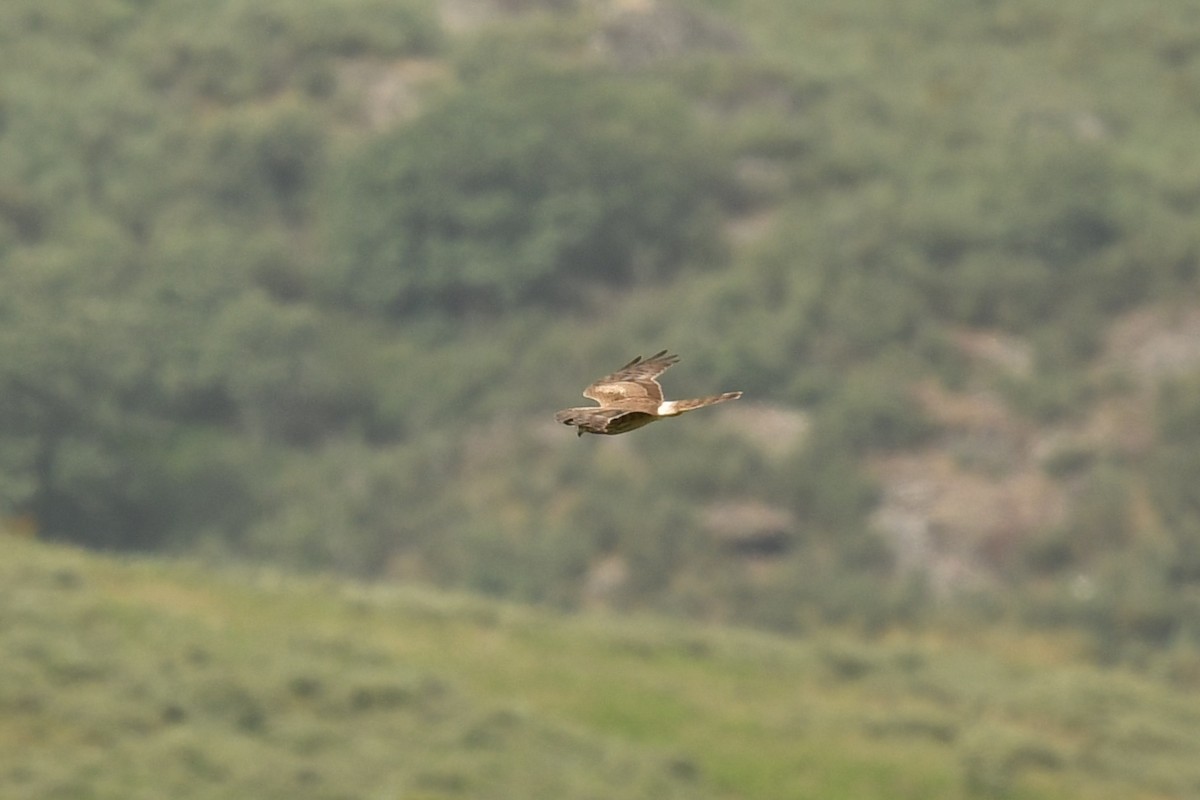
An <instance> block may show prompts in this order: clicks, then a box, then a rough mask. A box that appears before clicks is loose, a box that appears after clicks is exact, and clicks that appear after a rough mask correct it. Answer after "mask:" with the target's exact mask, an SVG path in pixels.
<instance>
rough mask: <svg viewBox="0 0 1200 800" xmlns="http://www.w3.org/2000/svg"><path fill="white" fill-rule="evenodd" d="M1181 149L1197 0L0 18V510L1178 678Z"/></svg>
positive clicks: (1191, 575)
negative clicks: (1035, 636)
mask: <svg viewBox="0 0 1200 800" xmlns="http://www.w3.org/2000/svg"><path fill="white" fill-rule="evenodd" d="M1197 130H1200V12H1198V10H1197V8H1196V7H1195V4H1194V3H1191V2H1188V0H1173V1H1172V0H1163V2H1158V3H1154V4H1141V5H1138V4H1130V3H1127V2H1121V0H1090V2H1082V0H1069V1H1068V2H1048V1H1047V0H996V2H982V3H972V4H963V3H958V2H951V1H950V0H922V2H913V3H906V4H903V6H898V5H897V6H889V5H886V4H880V3H873V2H863V1H862V0H857V1H856V0H851V1H850V2H837V3H834V2H828V3H805V4H795V3H787V2H781V0H708V1H707V2H693V3H684V2H668V1H667V0H662V1H661V2H656V1H655V0H645V2H629V1H626V2H618V1H617V0H611V1H609V2H605V1H604V0H591V1H590V2H589V1H587V0H478V1H477V2H469V0H440V2H434V0H387V2H383V1H382V0H211V1H210V2H206V3H202V4H198V3H195V2H181V0H104V1H103V2H96V1H95V0H62V1H61V2H58V3H54V4H46V3H43V2H37V1H35V0H7V1H6V2H5V3H4V4H3V7H2V8H0V519H3V520H4V526H5V527H7V528H10V529H14V530H22V531H26V532H30V533H34V534H36V535H37V536H38V537H41V538H45V539H51V540H62V541H68V542H73V543H77V544H81V545H86V546H88V547H92V548H96V549H102V550H117V551H141V552H156V553H172V554H184V555H188V556H191V557H196V558H201V559H204V560H206V561H207V562H209V563H212V562H234V561H242V560H253V561H255V562H259V563H271V564H275V565H278V566H280V567H283V568H287V569H299V570H317V571H340V572H343V573H346V574H349V575H353V576H358V577H365V578H373V579H381V580H384V581H395V582H420V583H424V584H432V585H439V586H443V587H455V588H459V589H466V590H471V591H474V592H482V593H486V594H490V595H494V596H499V597H504V598H508V599H512V600H519V601H532V602H538V603H545V604H549V605H552V606H555V607H558V608H562V609H577V608H584V607H588V608H591V607H596V608H609V609H616V610H638V609H641V610H649V609H653V610H655V611H657V612H660V613H669V614H675V615H683V616H689V617H693V618H696V619H701V620H708V621H723V622H732V623H746V624H751V625H754V626H758V627H762V628H772V629H777V630H781V631H788V632H803V631H811V630H815V629H818V628H820V627H821V626H823V625H826V624H834V625H839V626H843V627H846V628H852V629H857V630H862V631H868V632H871V633H881V632H885V631H889V630H894V629H912V628H919V627H921V626H931V627H933V628H937V627H938V626H949V627H952V626H955V625H975V624H980V623H987V622H1003V623H1005V624H1012V625H1019V626H1029V627H1032V628H1035V629H1036V628H1041V629H1045V630H1048V631H1054V632H1058V631H1062V632H1071V631H1079V632H1082V633H1083V634H1084V635H1085V637H1086V642H1087V648H1086V651H1085V654H1086V655H1087V656H1088V657H1090V658H1094V659H1097V660H1099V661H1101V662H1112V661H1124V662H1126V663H1129V664H1135V665H1139V666H1141V667H1143V668H1145V669H1147V670H1150V671H1155V670H1158V671H1166V672H1171V673H1172V674H1176V673H1178V674H1179V675H1182V676H1184V678H1186V675H1188V674H1193V673H1194V672H1195V670H1196V669H1197V668H1196V666H1195V664H1196V660H1197V658H1200V656H1198V655H1197V654H1198V653H1200V650H1197V647H1196V645H1197V642H1198V641H1200V489H1198V488H1197V487H1198V486H1200V480H1197V479H1198V478H1200V296H1198V291H1197V290H1198V289H1200V274H1198V273H1200V226H1198V225H1197V224H1196V220H1197V211H1198V209H1200V150H1198V149H1197V147H1196V141H1197ZM663 347H669V348H671V349H673V350H676V351H678V352H680V353H681V354H682V355H683V361H682V363H681V365H680V366H678V367H677V368H675V369H674V370H672V371H671V372H670V373H668V374H667V376H666V386H667V390H668V392H669V393H670V394H672V395H674V396H692V395H699V394H707V393H711V392H714V391H718V390H728V389H742V390H745V392H746V397H745V399H743V400H742V401H740V402H739V403H737V404H733V405H727V406H722V407H720V408H718V409H711V410H707V411H704V412H699V413H697V414H695V415H691V416H689V417H687V418H685V419H682V420H676V421H672V422H669V423H665V424H664V425H662V426H653V427H651V428H649V429H647V430H644V431H639V432H638V433H637V434H635V435H630V436H627V437H620V438H617V439H612V440H608V439H604V440H601V439H596V438H590V437H589V438H585V439H583V440H577V439H576V438H575V437H574V436H573V435H572V432H571V431H570V430H567V429H563V428H560V427H557V426H556V425H555V424H554V422H553V412H554V411H555V410H556V409H558V408H562V407H565V406H568V405H574V404H575V403H576V398H577V395H578V392H579V390H580V388H581V387H583V386H584V385H586V384H587V383H589V382H590V381H591V380H593V379H595V378H596V377H598V376H600V375H601V374H604V373H605V372H607V371H609V370H611V369H613V368H615V367H617V366H618V365H620V364H622V363H624V362H625V361H627V360H628V359H629V358H631V357H632V356H633V355H635V354H637V353H649V352H654V351H656V350H658V349H660V348H663ZM1189 665H1190V666H1189ZM1189 670H1190V673H1189ZM1193 677H1194V675H1193ZM530 735H540V734H537V733H536V732H535V733H531V734H530Z"/></svg>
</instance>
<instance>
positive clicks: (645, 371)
mask: <svg viewBox="0 0 1200 800" xmlns="http://www.w3.org/2000/svg"><path fill="white" fill-rule="evenodd" d="M678 360H679V356H672V355H667V351H666V350H663V351H661V352H658V353H655V354H654V355H652V356H650V357H649V358H647V359H645V360H643V359H642V357H641V356H638V357H637V358H635V359H634V360H633V361H630V362H629V363H628V364H626V365H625V366H623V367H621V368H620V369H619V370H617V371H616V372H614V373H613V374H611V375H608V376H606V377H603V378H601V379H600V380H598V381H596V382H595V383H593V384H592V385H591V386H589V387H587V388H586V389H584V390H583V396H584V397H586V398H588V399H589V400H595V401H596V402H597V403H599V404H600V405H601V407H606V406H620V407H622V408H629V409H644V410H646V411H648V412H649V413H655V412H656V411H657V410H658V407H659V405H660V404H661V403H662V401H663V392H662V386H660V385H659V384H658V380H657V378H658V376H659V375H662V374H663V372H665V371H666V369H667V368H668V367H670V366H671V365H672V364H674V363H675V362H677V361H678Z"/></svg>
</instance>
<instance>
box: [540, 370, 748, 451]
mask: <svg viewBox="0 0 1200 800" xmlns="http://www.w3.org/2000/svg"><path fill="white" fill-rule="evenodd" d="M677 361H679V356H673V355H667V351H666V350H663V351H661V352H659V353H655V354H654V355H652V356H650V357H649V358H647V359H645V360H642V357H641V356H638V357H637V358H635V359H634V360H633V361H630V362H629V363H628V364H626V365H625V366H623V367H621V368H620V369H619V370H617V371H616V372H614V373H613V374H611V375H608V376H606V377H603V378H601V379H600V380H598V381H596V382H595V383H593V384H592V385H591V386H589V387H587V388H586V389H584V390H583V396H584V397H586V398H588V399H589V400H595V401H596V402H597V403H599V404H600V405H599V407H597V406H587V407H583V408H567V409H564V410H562V411H559V412H558V413H557V414H555V415H554V418H555V419H556V420H558V421H559V422H561V423H563V424H564V425H574V426H575V427H576V428H577V429H578V431H577V432H578V434H579V435H580V436H583V435H584V434H585V433H595V434H603V435H606V436H613V435H615V434H618V433H626V432H627V431H632V430H636V429H638V428H640V427H642V426H644V425H649V424H650V423H651V422H654V421H656V420H660V419H662V418H663V417H677V416H679V415H680V414H683V413H685V412H687V411H695V410H696V409H697V408H704V406H711V405H713V404H714V403H723V402H725V401H726V400H736V399H738V398H739V397H741V396H742V393H741V392H725V393H724V394H716V395H710V396H708V397H697V398H695V399H692V400H664V399H663V392H662V386H660V385H659V383H658V376H659V375H662V374H663V372H665V371H666V369H667V368H668V367H670V366H671V365H672V364H674V363H676V362H677Z"/></svg>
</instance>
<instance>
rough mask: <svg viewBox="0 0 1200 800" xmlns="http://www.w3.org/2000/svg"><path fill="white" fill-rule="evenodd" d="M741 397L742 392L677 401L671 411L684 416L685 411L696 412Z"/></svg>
mask: <svg viewBox="0 0 1200 800" xmlns="http://www.w3.org/2000/svg"><path fill="white" fill-rule="evenodd" d="M741 396H742V393H741V392H725V393H724V394H714V395H709V396H708V397H697V398H694V399H692V400H675V401H673V403H672V409H671V410H672V411H673V412H674V413H675V414H682V413H684V412H685V411H695V410H696V409H697V408H704V407H705V406H711V405H716V404H717V403H724V402H725V401H726V400H737V399H738V398H739V397H741Z"/></svg>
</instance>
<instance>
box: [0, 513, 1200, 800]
mask: <svg viewBox="0 0 1200 800" xmlns="http://www.w3.org/2000/svg"><path fill="white" fill-rule="evenodd" d="M0 554H2V556H3V557H2V558H0V650H2V651H3V653H4V658H3V659H0V742H3V744H4V746H3V747H0V794H3V795H4V796H5V797H23V798H47V799H49V798H72V799H73V800H74V799H75V798H97V800H100V799H102V798H120V799H121V800H136V799H138V798H161V797H173V798H226V797H256V798H303V799H305V800H307V799H308V798H314V799H315V798H320V799H322V800H323V799H325V798H368V797H369V798H374V797H379V798H401V797H402V798H420V800H453V799H454V798H512V797H522V798H556V799H563V800H572V799H573V798H648V799H649V798H653V800H659V799H660V798H701V799H702V800H704V799H707V798H714V800H715V799H716V798H741V799H742V800H757V799H758V798H762V800H774V799H775V798H780V797H788V798H823V799H824V800H843V798H844V799H845V800H851V799H853V800H872V798H881V799H882V798H887V800H898V799H899V800H903V799H905V798H908V799H911V800H918V799H919V800H938V799H939V798H945V799H946V800H951V799H952V798H953V800H975V799H976V798H978V799H979V800H992V799H994V798H1013V799H1014V800H1051V798H1053V799H1054V800H1071V799H1072V798H1088V800H1127V799H1128V798H1141V799H1143V800H1168V799H1171V798H1178V799H1179V800H1183V798H1187V797H1194V796H1195V794H1196V791H1197V789H1200V757H1198V756H1200V752H1198V751H1200V739H1197V737H1196V736H1195V731H1196V729H1197V725H1198V724H1200V701H1198V700H1197V697H1196V694H1195V692H1188V691H1182V690H1181V689H1182V688H1183V687H1181V686H1179V685H1172V684H1171V683H1170V682H1168V681H1164V680H1161V679H1151V678H1148V677H1146V676H1143V675H1137V674H1134V673H1132V672H1130V671H1128V670H1124V669H1114V668H1100V667H1096V666H1080V665H1078V664H1077V663H1072V662H1073V661H1074V660H1075V659H1076V658H1077V654H1076V653H1074V652H1073V651H1074V650H1075V649H1076V648H1077V646H1078V645H1077V644H1076V643H1072V642H1070V641H1068V640H1067V639H1066V638H1065V637H1040V638H1039V637H1033V636H1028V635H1026V636H1015V635H1013V634H1012V632H1011V631H1010V632H1003V631H1000V630H992V631H989V632H985V631H982V630H975V631H974V632H967V631H964V632H963V634H962V635H961V636H959V637H956V638H955V639H947V638H944V637H937V636H895V637H891V638H890V639H888V640H886V641H885V640H879V641H875V642H871V643H864V642H861V641H854V640H852V639H849V638H847V637H844V636H839V635H834V634H830V633H823V634H820V635H817V636H811V637H805V638H804V639H794V638H789V639H781V638H774V637H771V636H767V635H764V634H755V633H750V632H747V631H737V630H730V629H724V628H719V627H715V626H698V625H695V624H692V623H681V622H678V621H672V622H669V623H668V622H666V621H664V620H662V619H653V618H647V617H644V616H642V617H633V618H630V617H625V618H617V617H613V616H610V615H589V614H575V615H562V614H559V613H555V612H551V611H548V610H534V609H530V608H528V607H524V608H522V607H518V606H514V605H511V604H506V603H503V602H501V601H495V600H489V601H485V600H480V599H473V598H468V597H465V596H462V595H454V594H448V593H438V592H435V591H431V590H428V589H419V588H416V587H397V586H395V585H381V584H374V585H367V584H362V583H357V582H352V581H349V580H344V579H338V580H334V579H329V578H326V579H311V580H303V579H299V578H297V577H295V576H292V577H287V576H285V575H284V574H282V573H279V572H277V571H262V570H248V569H240V570H227V571H221V572H214V571H213V570H212V569H211V568H203V569H202V568H199V567H198V566H197V565H195V564H189V563H181V562H179V561H174V562H171V563H168V562H164V561H158V560H149V559H138V560H136V561H133V560H128V559H121V560H117V559H114V558H109V557H101V556H98V555H95V554H86V553H85V552H83V551H79V550H68V549H65V548H61V547H54V546H50V545H46V544H41V543H32V542H27V541H22V540H19V539H17V538H15V537H0Z"/></svg>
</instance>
